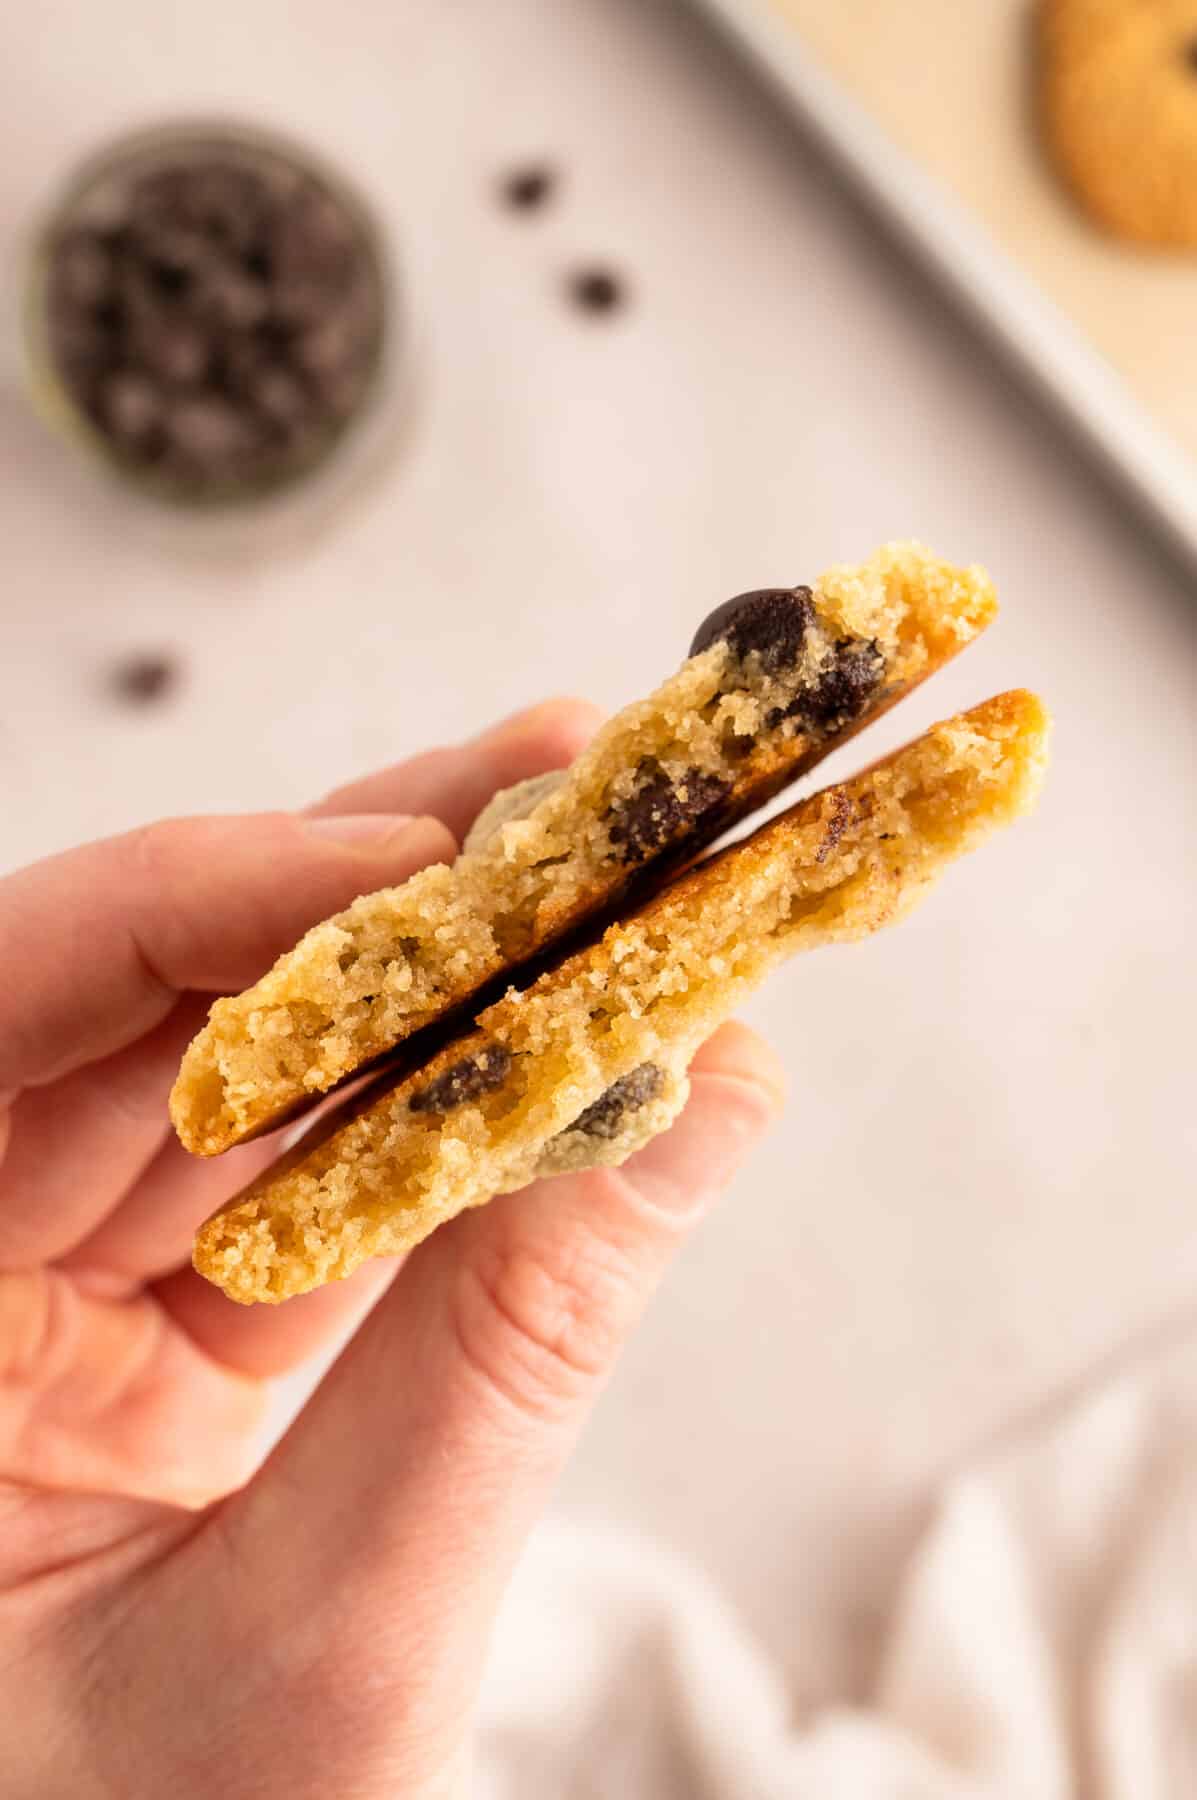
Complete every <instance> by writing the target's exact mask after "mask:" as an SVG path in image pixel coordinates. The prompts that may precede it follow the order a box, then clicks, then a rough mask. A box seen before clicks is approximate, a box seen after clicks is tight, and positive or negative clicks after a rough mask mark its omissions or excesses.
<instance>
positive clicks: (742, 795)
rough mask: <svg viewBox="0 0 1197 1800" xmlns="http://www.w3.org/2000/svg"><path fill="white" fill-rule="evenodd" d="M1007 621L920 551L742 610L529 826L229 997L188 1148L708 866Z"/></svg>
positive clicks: (970, 574)
mask: <svg viewBox="0 0 1197 1800" xmlns="http://www.w3.org/2000/svg"><path fill="white" fill-rule="evenodd" d="M722 611H723V609H721V614H722ZM995 612H996V602H995V600H994V596H993V590H992V587H991V585H990V583H989V581H988V579H987V577H986V576H985V575H984V574H983V573H982V572H981V571H980V570H978V569H957V568H953V567H951V566H949V565H948V564H947V563H943V562H940V561H939V560H937V559H936V558H935V557H933V556H932V555H931V554H930V552H929V551H926V550H924V549H922V548H920V547H919V546H917V545H910V544H905V545H891V546H890V547H888V548H887V549H884V550H882V551H880V552H879V553H878V554H877V555H876V556H875V557H874V558H873V559H872V561H870V562H868V563H866V564H864V565H863V566H862V567H859V568H841V569H834V570H832V571H831V572H830V573H828V574H827V575H824V576H823V578H822V579H821V580H820V581H819V582H817V583H816V584H815V585H814V587H813V588H805V587H799V588H794V589H770V590H766V591H765V592H763V593H761V594H757V595H753V596H740V597H739V599H738V601H737V603H736V605H735V607H734V608H733V609H732V611H731V613H730V614H728V615H727V616H726V617H724V616H721V615H713V616H712V619H711V620H710V621H708V626H707V628H704V632H702V633H700V636H699V639H698V640H696V647H695V651H694V653H693V654H691V656H690V657H689V659H688V660H687V661H686V662H685V663H683V665H682V667H681V668H680V669H679V670H678V672H677V673H676V674H675V675H673V676H671V677H670V679H669V680H668V681H666V682H665V683H664V684H663V685H662V686H661V687H659V688H658V689H657V691H656V693H655V694H653V695H651V696H650V698H649V699H647V700H643V701H640V702H638V703H637V704H635V705H633V706H629V707H628V708H626V709H625V710H624V711H623V712H621V713H619V714H618V715H617V716H616V717H615V718H613V719H612V720H610V721H609V723H608V724H607V725H606V726H604V728H603V729H602V730H601V731H600V732H599V733H598V735H597V736H596V737H595V739H594V741H593V743H591V744H590V746H589V747H588V748H587V749H586V750H585V751H584V752H583V753H582V755H581V756H580V757H579V758H578V759H577V761H576V762H575V763H574V764H573V765H572V767H571V768H570V769H569V770H568V771H567V772H566V774H565V776H564V779H563V780H561V781H560V782H559V783H556V784H550V785H549V787H548V789H547V791H544V792H541V793H540V794H539V796H538V797H536V798H535V803H534V804H533V805H532V810H531V811H530V812H528V813H527V814H526V816H523V817H519V818H514V819H507V820H506V822H503V821H502V820H500V819H496V820H495V821H494V824H493V829H488V830H487V831H486V832H484V833H483V834H482V835H481V837H480V835H479V833H478V832H475V833H472V834H471V838H470V848H469V849H468V850H467V851H466V852H465V853H464V854H463V855H462V856H460V857H459V858H458V859H457V861H456V862H455V863H454V864H453V865H452V866H451V867H446V866H445V865H443V864H438V865H436V866H435V867H432V868H429V869H424V870H422V871H421V872H420V873H419V874H417V875H415V876H413V877H412V878H411V880H409V881H407V882H404V883H403V885H402V886H400V887H394V888H386V889H383V890H382V891H381V892H379V893H375V894H367V895H364V896H363V897H362V898H361V899H359V900H356V901H354V903H353V905H352V906H350V907H348V908H347V909H346V910H345V911H344V912H342V913H339V914H337V916H336V917H335V918H332V919H328V920H326V921H325V922H324V923H323V924H321V925H317V926H315V927H314V929H313V930H311V931H309V932H308V933H307V935H306V937H304V938H303V939H302V940H301V942H300V943H299V944H298V945H297V946H296V948H295V949H294V950H291V951H289V952H288V953H287V954H286V955H285V956H283V957H281V958H280V959H279V961H278V962H277V963H276V964H275V966H274V967H273V968H272V969H271V970H270V972H269V973H268V974H267V975H265V976H263V978H262V979H261V980H260V981H259V982H257V983H256V984H255V986H253V987H252V988H250V989H248V991H247V992H245V993H243V994H240V995H237V996H235V997H233V998H230V999H223V1000H218V1001H217V1002H216V1004H215V1005H214V1006H213V1008H212V1011H211V1014H210V1016H209V1020H208V1023H207V1025H206V1026H205V1027H204V1029H203V1030H202V1031H201V1032H200V1034H199V1036H198V1037H197V1038H196V1039H195V1040H194V1042H193V1043H192V1044H191V1046H190V1048H189V1049H188V1051H187V1053H186V1055H185V1057H184V1059H183V1064H182V1068H181V1070H180V1073H179V1078H178V1081H177V1082H176V1084H175V1088H174V1092H173V1093H172V1095H171V1117H172V1119H173V1120H174V1124H175V1129H176V1130H177V1132H178V1134H179V1137H180V1138H181V1140H182V1142H183V1143H184V1144H185V1145H186V1147H187V1148H188V1149H189V1150H192V1151H194V1152H196V1153H197V1154H199V1155H202V1156H210V1155H214V1154H216V1153H217V1152H219V1151H222V1150H226V1149H228V1148H229V1146H230V1145H232V1144H236V1143H239V1142H241V1141H242V1140H243V1139H245V1138H249V1137H252V1136H255V1135H256V1134H258V1133H260V1132H262V1131H265V1130H269V1129H271V1128H273V1127H274V1126H276V1125H278V1124H280V1123H282V1122H283V1120H285V1119H286V1118H288V1117H289V1116H291V1115H292V1114H294V1113H295V1112H296V1111H298V1110H300V1109H301V1108H302V1107H303V1106H304V1105H305V1104H306V1103H309V1102H311V1101H312V1100H313V1099H314V1098H315V1097H317V1096H319V1095H321V1094H324V1093H326V1092H327V1091H328V1090H329V1089H331V1088H333V1087H335V1086H336V1085H337V1084H338V1083H339V1082H342V1081H344V1080H346V1079H347V1078H348V1077H350V1076H352V1075H353V1074H355V1072H357V1071H360V1070H362V1069H363V1068H365V1067H367V1066H368V1065H369V1064H370V1063H372V1062H373V1061H375V1060H376V1059H378V1058H379V1057H383V1056H385V1055H387V1054H388V1053H389V1052H390V1051H392V1050H393V1049H394V1048H395V1047H396V1046H397V1045H398V1044H400V1043H401V1042H402V1041H403V1040H404V1039H405V1038H407V1037H408V1036H410V1035H411V1034H412V1033H413V1032H415V1031H418V1030H420V1029H422V1028H423V1027H425V1026H427V1025H429V1024H430V1023H432V1022H433V1021H436V1020H438V1019H441V1018H443V1017H444V1016H445V1015H446V1014H450V1013H452V1012H454V1011H455V1010H456V1009H458V1008H460V1007H462V1006H464V1005H465V1004H466V1003H467V1002H468V1001H469V1000H470V999H471V998H472V997H473V996H474V995H476V994H477V993H478V992H479V990H480V989H481V988H482V987H484V986H485V985H487V984H488V983H490V982H492V981H493V980H494V979H495V978H496V976H501V975H502V974H503V973H504V972H508V971H514V970H516V969H518V968H519V966H520V965H521V964H523V963H526V962H527V961H529V960H530V959H532V958H534V957H537V956H539V955H540V954H541V953H542V952H543V951H544V950H545V949H546V948H547V947H548V946H549V945H551V944H552V943H553V942H554V941H555V940H556V939H557V938H559V937H560V936H562V935H563V934H564V933H565V932H567V931H569V930H572V929H574V928H575V927H577V926H579V925H580V924H581V923H582V922H583V921H585V920H586V919H587V918H589V917H591V916H593V915H596V914H600V913H602V912H604V911H605V910H606V909H608V908H610V907H612V906H614V905H616V904H617V903H618V902H619V901H620V900H621V898H622V897H623V896H624V895H625V894H626V893H627V892H628V890H629V888H630V887H631V886H632V884H633V883H635V882H643V881H644V880H645V877H646V874H647V873H648V872H649V871H652V872H653V874H654V875H656V876H658V877H659V876H660V875H662V874H663V873H664V872H666V871H668V870H669V869H670V868H673V867H676V866H678V864H679V863H682V862H684V861H686V860H688V859H690V858H692V857H693V856H694V855H695V854H697V853H698V851H699V850H701V849H702V847H703V846H704V845H706V844H708V843H710V842H711V841H712V840H713V839H714V838H715V837H717V836H718V835H719V834H720V833H721V832H722V831H723V830H724V829H726V827H727V826H728V825H729V824H731V823H733V822H734V821H736V820H737V819H741V818H743V817H745V816H746V815H747V814H748V813H749V812H751V811H752V810H754V809H755V808H756V807H757V806H759V805H760V804H761V803H762V801H764V800H766V799H767V798H768V797H769V796H770V795H771V794H773V793H775V792H776V791H777V790H778V789H779V788H781V787H783V786H784V785H785V784H786V783H787V782H789V781H792V780H794V779H795V777H797V776H799V775H801V774H803V773H804V772H805V771H806V770H808V769H810V768H812V767H813V766H814V765H815V764H816V763H817V762H818V761H819V760H820V759H821V758H822V757H823V756H825V755H826V754H827V753H828V752H829V751H830V750H831V749H833V748H834V747H835V746H836V745H837V744H839V743H841V742H843V741H844V739H845V738H847V737H849V736H850V735H851V734H852V733H853V732H855V731H858V730H860V729H861V727H862V726H864V725H866V724H868V723H869V722H870V721H871V720H872V719H875V718H877V717H878V716H879V715H880V714H881V713H882V712H884V711H885V710H886V709H887V708H888V707H889V706H891V705H892V704H893V703H894V701H895V700H898V699H900V698H901V696H902V695H903V694H905V693H907V692H908V691H909V690H910V688H911V687H912V686H914V684H915V683H916V682H919V681H921V680H923V679H924V677H926V676H927V675H929V674H930V673H932V671H933V670H935V669H936V668H938V667H940V666H941V665H942V664H943V663H944V662H946V661H947V660H948V658H949V657H950V656H952V655H953V654H954V653H955V652H956V651H957V650H959V649H960V648H961V647H962V646H963V645H964V644H967V643H968V642H969V641H970V640H971V639H972V638H974V637H976V635H977V634H978V632H980V631H981V630H982V629H983V628H984V627H985V626H986V625H987V624H988V623H989V621H990V620H991V619H992V617H993V616H994V613H995ZM526 798H527V797H525V801H526Z"/></svg>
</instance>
